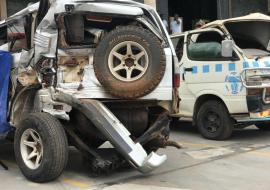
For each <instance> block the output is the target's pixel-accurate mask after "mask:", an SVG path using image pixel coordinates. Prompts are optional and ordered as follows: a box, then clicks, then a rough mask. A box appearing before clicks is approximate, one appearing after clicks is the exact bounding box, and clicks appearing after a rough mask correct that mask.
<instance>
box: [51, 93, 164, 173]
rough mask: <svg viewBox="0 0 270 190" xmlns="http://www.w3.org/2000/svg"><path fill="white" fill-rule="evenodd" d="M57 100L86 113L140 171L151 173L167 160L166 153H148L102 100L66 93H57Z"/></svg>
mask: <svg viewBox="0 0 270 190" xmlns="http://www.w3.org/2000/svg"><path fill="white" fill-rule="evenodd" d="M55 100H56V101H59V102H63V103H66V104H68V105H70V106H72V107H73V108H75V109H78V110H80V111H81V112H82V113H84V114H85V115H86V117H87V118H88V119H89V120H91V121H92V123H93V124H94V125H95V126H96V127H97V129H98V130H99V131H100V132H101V133H102V134H103V135H104V136H105V137H106V138H107V139H108V140H109V141H110V142H111V144H112V145H113V146H114V147H115V148H116V149H117V150H118V151H119V153H121V155H122V156H123V157H125V158H126V159H127V160H128V161H129V162H130V163H131V164H132V165H133V166H134V167H135V168H136V169H138V170H139V171H140V172H142V173H149V172H151V171H153V170H154V169H156V168H157V167H159V166H160V165H162V164H163V163H164V162H165V161H166V160H167V156H166V155H161V156H160V155H158V154H156V153H154V152H152V153H151V154H149V155H147V152H146V151H145V150H144V148H143V147H142V145H141V144H140V143H135V142H134V141H133V140H132V139H131V138H130V135H131V134H130V133H129V131H128V130H127V129H126V128H125V127H124V125H123V124H122V123H121V122H120V121H119V120H118V119H117V118H116V117H115V115H114V114H113V113H112V112H111V111H110V110H109V109H108V108H107V107H106V106H105V105H104V104H102V103H101V102H99V101H96V100H86V101H81V100H78V99H75V98H74V97H72V96H70V95H67V94H64V93H59V94H57V95H56V96H55Z"/></svg>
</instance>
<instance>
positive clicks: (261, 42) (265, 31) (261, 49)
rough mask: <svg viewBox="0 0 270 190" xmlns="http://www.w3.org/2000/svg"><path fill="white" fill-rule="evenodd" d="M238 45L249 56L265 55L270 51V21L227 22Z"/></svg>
mask: <svg viewBox="0 0 270 190" xmlns="http://www.w3.org/2000/svg"><path fill="white" fill-rule="evenodd" d="M225 26H226V28H227V30H228V31H229V33H230V34H231V36H232V37H233V39H234V41H235V43H236V45H237V46H238V47H240V48H241V49H243V51H244V52H245V53H246V55H247V56H248V57H253V56H264V55H268V54H269V52H270V22H265V21H243V22H230V23H226V24H225Z"/></svg>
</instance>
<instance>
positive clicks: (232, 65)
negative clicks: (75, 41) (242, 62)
mask: <svg viewBox="0 0 270 190" xmlns="http://www.w3.org/2000/svg"><path fill="white" fill-rule="evenodd" d="M235 70H236V67H235V63H229V71H235Z"/></svg>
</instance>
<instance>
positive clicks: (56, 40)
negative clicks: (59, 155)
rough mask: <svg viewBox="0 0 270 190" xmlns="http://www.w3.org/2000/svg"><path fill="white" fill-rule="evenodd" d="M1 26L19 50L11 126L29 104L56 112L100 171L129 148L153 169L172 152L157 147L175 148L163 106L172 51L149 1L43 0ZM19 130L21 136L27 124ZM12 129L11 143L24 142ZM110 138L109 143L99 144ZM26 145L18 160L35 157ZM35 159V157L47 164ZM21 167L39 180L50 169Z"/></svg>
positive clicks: (137, 163) (134, 158)
mask: <svg viewBox="0 0 270 190" xmlns="http://www.w3.org/2000/svg"><path fill="white" fill-rule="evenodd" d="M20 22H22V23H23V25H22V27H19V26H18V25H19V24H20ZM12 24H14V26H13V27H11V25H12ZM1 26H2V29H3V30H5V29H7V32H6V37H7V43H3V45H2V46H0V49H1V50H5V51H9V52H10V53H11V54H12V55H13V57H14V61H13V64H12V70H11V84H12V87H11V92H10V94H11V96H10V109H9V118H10V123H11V124H12V125H13V126H15V127H16V128H18V127H19V126H21V125H23V124H22V123H23V122H26V121H25V118H26V119H27V118H28V116H29V113H47V114H49V115H50V116H53V117H54V118H56V119H57V120H59V121H60V122H61V124H62V126H63V127H64V129H65V131H66V135H67V137H68V140H69V142H70V143H71V144H72V145H74V146H76V147H77V148H78V149H79V150H80V151H81V153H82V154H83V156H84V157H86V158H87V159H88V160H89V162H90V167H91V169H92V170H93V171H94V172H96V173H101V172H104V171H109V170H112V169H116V168H117V167H120V166H121V163H122V162H123V158H124V159H125V160H126V161H127V162H128V163H130V164H131V165H133V166H134V167H135V168H137V169H138V170H139V171H141V172H143V173H148V172H151V171H152V170H154V169H155V168H157V167H159V166H160V165H161V164H162V163H164V162H165V160H166V156H165V155H161V156H160V155H158V154H156V153H155V151H157V150H158V149H159V148H164V147H166V146H175V147H178V148H179V145H178V144H177V143H174V142H171V141H169V123H170V120H169V117H168V110H167V109H166V108H167V107H168V106H167V107H166V106H164V105H168V104H170V103H171V101H172V96H173V95H172V94H173V93H172V92H173V81H172V80H173V79H172V78H173V77H172V76H173V71H174V64H173V61H174V58H175V56H174V55H175V53H174V50H173V48H172V44H171V41H170V39H169V36H168V34H167V32H166V29H165V28H164V27H163V25H162V22H161V20H160V18H159V17H158V15H157V13H156V12H155V11H154V10H153V9H152V8H150V7H148V6H146V5H142V4H139V3H135V2H132V1H75V0H68V1H63V0H56V1H46V0H44V1H41V2H40V3H39V4H34V5H31V6H30V7H28V8H26V9H25V10H23V11H21V12H19V13H17V14H16V15H14V16H12V17H10V18H9V19H7V20H6V21H4V22H2V25H1ZM21 31H23V32H21ZM3 41H5V37H3ZM168 92H169V93H168ZM170 92H171V93H170ZM30 116H31V119H33V120H34V119H35V115H30ZM47 117H48V116H46V115H45V116H44V120H46V118H47ZM29 120H30V119H28V121H29ZM41 120H42V119H41ZM22 128H24V127H22ZM31 130H32V129H30V131H31ZM17 131H19V132H17V133H21V134H17V135H16V136H18V137H20V135H21V137H22V138H23V137H25V133H26V134H28V133H27V131H29V129H27V131H26V132H25V131H24V132H23V131H22V129H19V130H17ZM34 131H35V133H37V134H38V131H36V130H34ZM16 136H15V146H16V144H20V143H19V142H18V143H16V140H17V141H18V139H16ZM30 136H31V135H30ZM37 136H39V135H37ZM40 136H41V135H40ZM107 141H109V142H110V144H111V145H112V146H113V148H100V147H101V145H103V144H104V143H105V142H107ZM20 142H22V141H20ZM28 145H29V143H28ZM28 145H27V144H26V145H25V147H27V146H28ZM20 147H24V146H19V145H18V147H17V149H19V150H20ZM30 148H31V147H30ZM15 149H16V148H15ZM17 149H16V150H17ZM18 152H20V151H18ZM23 155H24V154H19V153H18V154H16V157H17V160H25V159H26V162H25V163H26V165H27V163H28V164H30V166H32V165H31V161H33V162H34V160H30V161H29V160H27V157H26V158H22V159H21V157H23ZM28 157H29V155H28ZM36 159H39V160H38V161H37V160H35V161H36V163H34V165H35V164H36V166H37V167H38V166H40V165H42V164H40V163H42V160H41V161H40V159H41V158H39V157H38V156H37V157H36ZM38 162H40V163H38ZM19 163H20V162H19ZM22 165H23V166H20V168H21V169H22V170H23V169H24V168H25V165H24V164H22ZM63 167H64V165H63ZM23 173H24V175H25V176H26V177H27V178H28V179H30V180H33V181H37V182H44V181H49V180H51V178H53V177H50V178H43V179H40V178H39V176H36V178H38V179H35V178H33V176H32V175H31V172H28V171H27V172H25V171H23ZM55 177H57V176H55Z"/></svg>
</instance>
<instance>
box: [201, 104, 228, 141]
mask: <svg viewBox="0 0 270 190" xmlns="http://www.w3.org/2000/svg"><path fill="white" fill-rule="evenodd" d="M197 126H198V129H199V131H200V133H201V134H202V136H203V137H205V138H207V139H211V140H225V139H228V138H229V137H230V136H231V135H232V131H233V120H232V119H231V117H230V115H229V113H228V110H227V109H226V107H225V106H224V105H223V104H222V103H221V102H219V101H215V100H211V101H207V102H205V103H204V104H203V105H202V106H201V107H200V109H199V112H198V115H197Z"/></svg>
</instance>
